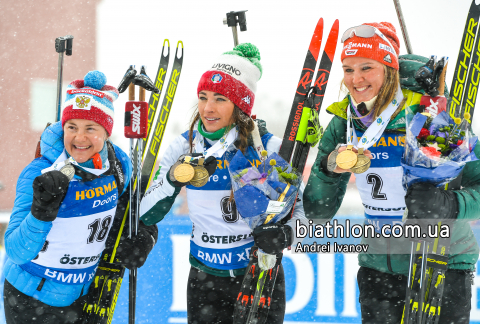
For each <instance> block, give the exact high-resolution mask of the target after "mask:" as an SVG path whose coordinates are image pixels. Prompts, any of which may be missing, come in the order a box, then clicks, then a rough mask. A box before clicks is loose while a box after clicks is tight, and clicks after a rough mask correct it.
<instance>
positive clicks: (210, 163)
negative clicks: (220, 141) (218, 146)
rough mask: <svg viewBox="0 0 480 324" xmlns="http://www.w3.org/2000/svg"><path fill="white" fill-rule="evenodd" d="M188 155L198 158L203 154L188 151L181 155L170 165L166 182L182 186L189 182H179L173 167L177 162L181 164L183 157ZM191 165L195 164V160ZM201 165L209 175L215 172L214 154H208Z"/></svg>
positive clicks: (183, 160)
mask: <svg viewBox="0 0 480 324" xmlns="http://www.w3.org/2000/svg"><path fill="white" fill-rule="evenodd" d="M187 156H189V157H192V158H199V157H202V156H203V154H202V153H190V154H183V155H181V156H180V157H179V158H178V160H177V162H175V163H174V164H173V165H172V166H171V167H170V170H168V173H167V179H168V182H169V183H170V184H171V185H172V186H174V187H183V186H186V185H188V184H190V182H180V181H178V180H177V179H176V178H175V176H174V173H173V171H174V169H175V168H176V167H177V166H178V165H179V164H182V163H183V162H185V158H186V157H187ZM191 165H192V166H195V165H196V164H195V162H194V163H193V164H192V163H191ZM203 167H204V168H205V169H206V170H207V172H208V176H209V177H210V176H211V175H212V174H214V173H215V170H216V169H217V159H216V158H215V157H214V156H209V157H207V158H206V159H205V161H204V162H203Z"/></svg>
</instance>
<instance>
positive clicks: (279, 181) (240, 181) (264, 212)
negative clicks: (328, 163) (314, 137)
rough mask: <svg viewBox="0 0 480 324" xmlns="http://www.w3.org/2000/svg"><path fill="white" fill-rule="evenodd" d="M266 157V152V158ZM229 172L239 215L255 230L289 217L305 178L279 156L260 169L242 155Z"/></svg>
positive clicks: (234, 159) (237, 154)
mask: <svg viewBox="0 0 480 324" xmlns="http://www.w3.org/2000/svg"><path fill="white" fill-rule="evenodd" d="M266 155H267V152H266V151H263V152H262V156H264V157H266ZM228 171H229V173H230V178H231V182H232V187H233V195H234V198H235V203H236V206H237V211H238V212H239V213H240V216H241V217H242V219H243V220H244V221H245V222H246V223H247V224H248V225H249V226H250V228H251V229H252V230H253V229H254V228H255V227H257V226H259V225H262V224H264V223H269V222H271V223H275V222H277V221H278V220H279V219H282V218H283V217H285V216H286V215H287V214H288V213H289V212H290V210H291V208H292V207H293V204H294V203H295V199H296V197H297V192H298V189H299V188H300V184H301V183H302V175H301V174H300V173H298V172H296V170H294V169H293V168H292V167H291V166H290V164H289V163H288V162H286V161H285V160H284V159H282V158H281V157H280V156H279V155H278V154H276V153H273V154H272V155H270V157H268V158H267V159H266V160H265V161H264V162H263V163H262V164H261V165H259V166H258V168H257V167H255V166H254V165H252V164H251V163H250V161H248V160H247V159H246V158H245V156H244V155H243V154H242V152H241V151H238V152H237V153H236V154H235V156H234V157H233V159H232V160H231V161H230V164H229V166H228Z"/></svg>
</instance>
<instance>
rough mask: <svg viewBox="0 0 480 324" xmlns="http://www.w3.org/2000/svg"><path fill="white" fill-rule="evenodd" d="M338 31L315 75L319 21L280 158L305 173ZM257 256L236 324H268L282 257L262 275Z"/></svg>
mask: <svg viewBox="0 0 480 324" xmlns="http://www.w3.org/2000/svg"><path fill="white" fill-rule="evenodd" d="M338 30H339V22H338V20H335V22H334V24H333V26H332V29H331V31H330V34H329V36H328V39H327V43H326V45H325V50H324V53H323V55H322V59H321V61H320V66H319V68H318V70H317V73H316V75H314V71H315V66H316V64H317V58H318V54H319V52H320V47H321V41H322V34H323V19H322V18H320V19H319V21H318V23H317V26H316V28H315V31H314V34H313V37H312V40H311V42H310V46H309V50H308V52H307V57H306V59H305V63H304V66H303V70H302V74H301V76H300V81H299V83H298V86H297V91H296V93H295V97H294V100H293V105H292V109H291V112H290V116H289V121H288V123H287V127H286V129H285V135H284V138H283V141H282V146H281V147H280V153H279V155H280V156H281V157H282V158H284V159H285V160H286V161H289V162H290V160H291V158H292V156H293V157H294V159H293V160H292V162H291V164H292V167H294V168H296V169H297V171H298V172H301V173H302V172H303V169H304V167H305V162H306V160H307V157H308V152H309V150H310V147H311V146H313V145H315V144H316V143H317V142H318V140H319V139H320V137H321V130H320V124H319V122H318V112H319V110H320V107H321V105H322V102H323V96H324V94H325V90H326V86H327V82H328V77H329V74H330V69H331V67H332V61H333V57H334V55H335V49H336V45H337V39H338ZM313 80H315V83H314V85H313V87H312V86H311V84H312V81H313ZM294 208H295V206H293V208H292V212H293V209H294ZM287 218H288V217H287ZM256 252H257V248H256V247H255V246H254V247H253V248H252V251H251V253H250V263H249V265H248V267H247V272H246V274H245V277H244V279H243V282H242V287H241V290H240V293H239V295H238V297H237V301H236V304H235V313H234V324H244V323H246V324H262V323H265V321H266V319H267V316H268V311H269V309H270V305H271V297H272V293H273V289H274V285H275V280H276V278H277V273H278V270H279V267H280V263H281V259H282V255H278V256H277V263H276V264H275V266H274V267H273V268H272V269H270V270H267V271H262V270H260V269H259V265H258V258H257V255H256Z"/></svg>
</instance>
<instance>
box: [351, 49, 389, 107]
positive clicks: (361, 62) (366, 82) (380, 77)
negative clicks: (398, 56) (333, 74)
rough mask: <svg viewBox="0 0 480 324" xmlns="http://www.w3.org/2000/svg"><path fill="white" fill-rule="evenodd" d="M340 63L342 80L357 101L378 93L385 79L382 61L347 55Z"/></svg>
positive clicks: (368, 98)
mask: <svg viewBox="0 0 480 324" xmlns="http://www.w3.org/2000/svg"><path fill="white" fill-rule="evenodd" d="M342 63H343V80H344V82H345V85H346V86H347V89H348V91H349V92H350V94H351V95H352V96H353V98H354V99H355V101H356V102H357V103H361V102H365V101H369V100H370V99H372V98H373V97H375V96H376V95H378V93H379V91H380V89H381V88H382V85H383V82H384V80H385V66H384V65H383V64H382V63H380V62H377V61H375V60H372V59H368V58H364V57H348V58H345V59H344V60H343V62H342Z"/></svg>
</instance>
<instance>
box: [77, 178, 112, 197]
mask: <svg viewBox="0 0 480 324" xmlns="http://www.w3.org/2000/svg"><path fill="white" fill-rule="evenodd" d="M116 188H117V184H116V183H115V181H112V183H109V184H108V185H103V186H102V187H96V188H92V189H88V190H82V191H77V192H76V193H75V200H84V199H85V198H86V199H92V198H94V197H100V196H103V195H106V194H107V193H109V192H110V191H112V190H113V189H116Z"/></svg>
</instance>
